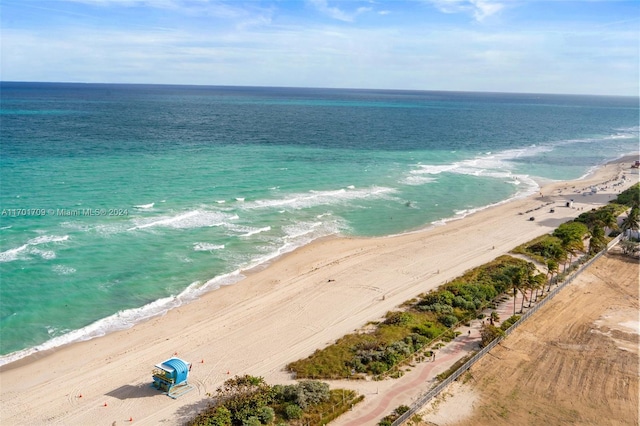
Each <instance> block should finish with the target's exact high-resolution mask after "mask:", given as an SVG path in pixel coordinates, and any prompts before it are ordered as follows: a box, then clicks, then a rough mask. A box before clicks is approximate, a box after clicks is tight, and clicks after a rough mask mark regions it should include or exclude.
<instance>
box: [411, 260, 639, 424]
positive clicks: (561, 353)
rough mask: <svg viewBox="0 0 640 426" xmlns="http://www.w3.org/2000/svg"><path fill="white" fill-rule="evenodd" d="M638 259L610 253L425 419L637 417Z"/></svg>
mask: <svg viewBox="0 0 640 426" xmlns="http://www.w3.org/2000/svg"><path fill="white" fill-rule="evenodd" d="M639 272H640V265H639V264H638V261H637V260H632V259H629V258H625V257H623V256H621V255H615V254H611V255H608V256H605V257H602V258H601V259H599V260H598V261H597V262H596V263H594V264H593V265H592V266H591V267H590V268H589V269H588V270H587V271H586V272H584V273H583V274H581V275H580V277H579V278H578V279H576V280H575V281H574V282H573V283H572V284H570V285H568V286H567V287H566V288H565V289H564V290H563V291H562V292H561V293H560V294H559V295H558V296H556V297H555V298H554V300H553V301H551V302H550V303H548V304H547V305H546V306H544V307H543V308H542V309H540V311H538V313H537V314H536V315H534V316H533V317H532V318H531V319H529V321H527V322H526V323H525V324H524V325H523V326H521V327H520V328H519V329H518V330H517V331H516V332H515V333H513V334H512V335H511V336H509V337H508V338H507V339H506V340H505V341H503V343H502V344H500V345H498V346H497V347H496V348H495V349H494V350H492V351H491V352H490V353H489V354H488V355H487V356H485V357H484V358H483V359H482V360H481V361H480V362H478V363H477V364H476V365H475V366H474V367H473V368H472V369H471V370H470V371H469V372H468V373H466V374H464V375H463V376H462V377H461V378H460V380H459V382H458V383H454V384H453V385H452V386H450V387H449V389H447V390H446V391H445V392H443V394H441V395H440V396H439V397H438V398H436V399H435V400H434V401H432V403H431V404H430V405H429V406H427V407H425V410H424V411H423V412H422V413H421V414H422V416H423V419H424V421H423V422H421V424H422V425H425V424H427V425H474V426H476V425H492V426H496V425H514V424H517V425H559V424H580V425H598V426H600V425H638V418H639V403H638V391H639V390H638V382H639V375H638V344H639V336H638V333H639V327H640V323H639V303H638V287H639Z"/></svg>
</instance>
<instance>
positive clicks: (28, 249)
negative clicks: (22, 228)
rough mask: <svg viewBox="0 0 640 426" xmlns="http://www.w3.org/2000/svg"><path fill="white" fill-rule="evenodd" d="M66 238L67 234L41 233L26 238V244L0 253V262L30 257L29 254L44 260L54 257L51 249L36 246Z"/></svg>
mask: <svg viewBox="0 0 640 426" xmlns="http://www.w3.org/2000/svg"><path fill="white" fill-rule="evenodd" d="M68 239H69V236H68V235H62V236H59V235H41V236H39V237H35V238H32V239H30V240H28V241H27V243H26V244H23V245H21V246H20V247H16V248H13V249H9V250H5V251H3V252H2V253H0V262H12V261H14V260H26V259H30V257H29V255H30V254H35V255H37V256H40V257H41V258H43V259H45V260H48V259H54V258H55V257H56V254H55V252H54V251H53V250H42V249H39V248H37V246H39V245H43V244H49V243H58V242H62V241H67V240H68Z"/></svg>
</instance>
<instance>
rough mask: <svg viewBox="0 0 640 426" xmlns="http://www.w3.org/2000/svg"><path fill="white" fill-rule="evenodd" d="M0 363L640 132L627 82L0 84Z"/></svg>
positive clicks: (531, 178) (496, 194)
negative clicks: (572, 86) (387, 86)
mask: <svg viewBox="0 0 640 426" xmlns="http://www.w3.org/2000/svg"><path fill="white" fill-rule="evenodd" d="M0 100H1V104H0V107H1V110H0V144H1V145H0V210H1V211H2V216H1V217H0V365H1V364H6V363H8V362H11V361H13V360H16V359H19V358H22V357H24V356H27V355H29V354H31V353H33V352H35V351H40V350H45V349H50V348H55V347H57V346H60V345H63V344H65V343H69V342H73V341H79V340H86V339H89V338H92V337H96V336H100V335H103V334H105V333H108V332H110V331H115V330H119V329H124V328H127V327H130V326H132V325H133V324H135V323H137V322H140V321H142V320H144V319H146V318H149V317H151V316H154V315H159V314H162V313H164V312H166V311H167V310H168V309H171V308H173V307H176V306H179V305H182V304H185V303H188V302H189V301H191V300H193V299H196V298H198V297H199V296H200V295H202V294H203V293H205V292H209V291H214V290H215V289H216V288H219V287H220V286H223V285H231V284H234V283H236V282H238V281H240V280H242V278H243V273H242V271H246V270H248V269H250V268H253V267H257V266H264V265H267V264H268V263H269V262H270V261H272V260H274V259H275V258H277V257H278V256H280V255H282V254H284V253H287V252H290V251H292V250H294V249H296V248H298V247H301V246H304V245H305V244H309V243H310V242H312V241H314V240H316V239H318V238H322V237H325V236H330V235H346V236H359V237H375V236H387V235H394V234H400V233H405V232H411V231H414V230H416V229H420V228H424V227H428V226H439V225H443V224H445V223H446V222H447V221H449V220H455V219H457V218H461V217H464V216H466V215H468V214H470V213H472V212H474V211H477V210H479V209H483V208H486V207H487V206H490V205H494V204H497V203H502V202H506V201H507V200H510V199H513V198H516V197H523V196H526V195H529V194H532V193H534V192H537V191H538V190H539V186H538V185H539V184H540V182H546V181H550V180H565V179H576V178H580V177H582V176H584V175H585V174H587V173H588V172H589V171H590V170H592V169H593V168H594V167H596V166H598V165H601V164H603V163H604V162H606V161H608V160H612V159H615V158H618V157H620V156H621V155H623V154H627V153H629V152H634V151H637V149H638V146H639V127H638V116H639V101H638V98H634V97H596V96H569V95H542V94H498V93H462V92H459V93H458V92H431V91H392V90H344V89H339V90H338V89H311V88H309V89H304V88H257V87H200V86H160V85H111V84H62V83H14V82H2V83H0Z"/></svg>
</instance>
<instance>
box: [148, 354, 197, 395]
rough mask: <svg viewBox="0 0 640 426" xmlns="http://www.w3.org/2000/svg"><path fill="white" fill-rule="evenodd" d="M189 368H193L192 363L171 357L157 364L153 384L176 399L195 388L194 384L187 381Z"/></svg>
mask: <svg viewBox="0 0 640 426" xmlns="http://www.w3.org/2000/svg"><path fill="white" fill-rule="evenodd" d="M189 370H191V364H190V363H188V362H186V361H183V360H181V359H180V358H170V359H168V360H166V361H164V362H163V363H161V364H158V365H156V366H155V368H154V369H153V383H152V384H151V386H153V387H154V388H156V389H158V390H161V391H164V392H165V393H166V394H167V396H169V397H171V398H173V399H176V398H177V397H179V396H180V395H184V394H185V393H187V392H189V391H190V390H193V386H191V385H190V384H189V383H188V382H187V378H188V376H189Z"/></svg>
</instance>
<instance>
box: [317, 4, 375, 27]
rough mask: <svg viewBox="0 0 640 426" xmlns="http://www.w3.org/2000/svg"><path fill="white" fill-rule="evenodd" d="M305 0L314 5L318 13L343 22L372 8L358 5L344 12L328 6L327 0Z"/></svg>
mask: <svg viewBox="0 0 640 426" xmlns="http://www.w3.org/2000/svg"><path fill="white" fill-rule="evenodd" d="M307 2H308V3H309V4H311V5H312V6H313V7H315V8H316V10H318V11H319V12H320V13H322V14H324V15H327V16H329V17H330V18H332V19H336V20H338V21H343V22H353V21H354V20H355V18H356V16H358V15H360V14H363V13H367V12H371V11H372V10H373V8H372V7H359V8H358V9H356V10H355V12H346V11H344V10H342V9H340V8H338V7H335V6H329V3H328V2H327V0H307Z"/></svg>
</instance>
